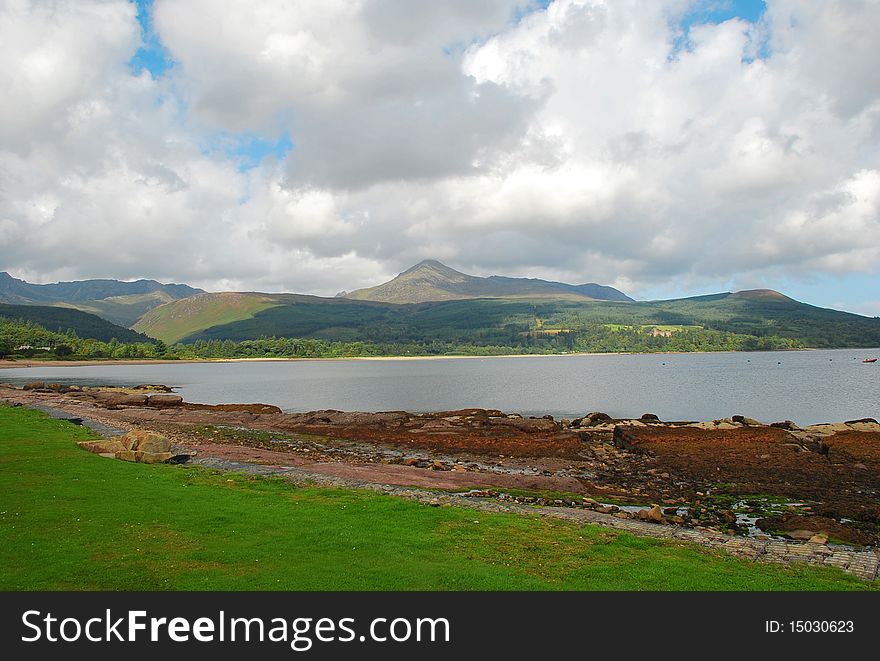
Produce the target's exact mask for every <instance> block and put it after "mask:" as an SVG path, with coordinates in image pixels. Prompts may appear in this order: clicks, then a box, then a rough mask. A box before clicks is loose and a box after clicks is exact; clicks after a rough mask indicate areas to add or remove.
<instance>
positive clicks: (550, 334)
mask: <svg viewBox="0 0 880 661" xmlns="http://www.w3.org/2000/svg"><path fill="white" fill-rule="evenodd" d="M657 326H661V327H667V329H672V332H677V331H691V332H692V333H696V334H699V333H701V332H705V333H710V332H718V331H723V332H727V333H736V334H738V335H740V336H751V337H753V338H759V339H760V338H770V337H776V338H784V339H787V340H796V341H797V342H800V343H802V344H803V345H804V346H808V347H829V348H830V347H876V346H880V319H872V318H868V317H863V316H861V315H857V314H850V313H847V312H840V311H837V310H829V309H825V308H819V307H815V306H812V305H807V304H805V303H800V302H798V301H795V300H793V299H791V298H788V297H786V296H784V295H782V294H779V293H778V292H768V291H759V292H748V291H747V292H736V293H721V294H712V295H708V296H697V297H692V298H682V299H673V300H668V301H638V302H623V301H597V300H589V299H577V298H574V297H571V298H565V297H563V298H560V297H558V296H552V297H548V298H537V297H535V298H477V299H459V300H449V301H430V302H425V303H410V304H405V305H401V304H395V303H384V302H376V301H366V300H355V299H350V298H344V297H336V298H321V297H318V296H305V295H297V294H262V293H253V292H252V293H225V294H200V295H198V296H195V297H192V298H188V299H184V300H180V301H175V302H173V303H168V304H166V305H163V306H160V307H158V308H155V309H154V310H151V311H150V312H148V313H147V314H145V315H144V317H143V318H142V319H141V320H140V321H139V322H138V323H137V324H136V325H135V329H137V330H139V331H142V332H144V333H146V334H147V335H150V336H151V337H155V338H158V339H161V340H164V341H165V342H177V341H182V342H195V341H198V340H233V341H241V340H252V339H259V338H261V337H290V338H313V339H322V340H330V341H344V342H357V341H362V342H372V343H386V344H395V345H399V346H412V345H415V344H418V345H422V346H424V345H426V344H430V343H432V342H441V343H452V344H462V345H472V346H473V345H477V346H508V347H514V348H515V347H535V346H539V345H541V344H542V343H549V342H551V341H553V339H554V337H556V336H559V337H560V338H562V339H564V340H566V341H568V340H571V341H573V342H574V343H575V346H581V345H578V344H577V342H578V341H579V340H578V338H581V339H582V340H583V342H584V343H586V342H587V341H589V342H593V341H594V339H595V338H596V337H597V336H598V335H601V334H603V333H605V334H608V333H613V332H618V333H620V332H621V330H622V328H623V329H625V328H633V329H642V330H650V329H651V328H654V327H657ZM663 332H669V331H668V330H664V331H663ZM705 333H704V334H705ZM591 338H592V339H591ZM704 339H705V338H704ZM613 340H614V338H613V337H612V338H610V339H609V340H608V342H607V343H605V344H603V345H602V348H600V349H596V350H614V351H617V350H626V349H621V348H614V347H615V346H616V345H615V344H614V342H613ZM560 341H562V340H560ZM660 341H664V340H663V338H659V339H658V342H660ZM756 343H757V340H756V341H753V342H752V344H756ZM757 344H759V343H757ZM693 346H695V347H697V349H699V347H700V346H703V345H701V344H700V343H699V342H697V341H696V340H695V341H694V344H693ZM605 347H611V348H605ZM560 348H561V347H560ZM585 350H586V349H585ZM590 350H592V349H590ZM655 350H656V348H655ZM689 350H693V349H689Z"/></svg>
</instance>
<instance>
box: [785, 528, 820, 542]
mask: <svg viewBox="0 0 880 661" xmlns="http://www.w3.org/2000/svg"><path fill="white" fill-rule="evenodd" d="M785 534H786V535H787V536H788V537H791V538H792V539H800V540H803V541H807V540H809V539H811V538H812V537H814V536H815V535H816V533H815V532H814V531H813V530H792V531H790V532H787V533H785Z"/></svg>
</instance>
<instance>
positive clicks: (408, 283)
mask: <svg viewBox="0 0 880 661" xmlns="http://www.w3.org/2000/svg"><path fill="white" fill-rule="evenodd" d="M344 297H345V298H350V299H353V300H360V301H379V302H382V303H425V302H428V301H452V300H462V299H470V298H560V299H574V300H586V301H594V300H595V301H632V300H633V299H631V298H630V297H629V296H627V295H626V294H624V293H623V292H620V291H618V290H617V289H614V288H613V287H607V286H604V285H597V284H595V283H588V284H584V285H568V284H565V283H563V282H551V281H548V280H539V279H537V278H508V277H504V276H500V275H493V276H490V277H488V278H480V277H478V276H474V275H467V274H465V273H461V272H459V271H456V270H455V269H451V268H449V267H448V266H446V265H445V264H441V263H440V262H438V261H436V260H433V259H426V260H425V261H423V262H419V263H418V264H416V265H415V266H413V267H412V268H409V269H407V270H406V271H404V272H403V273H401V274H400V275H398V276H397V277H396V278H394V279H393V280H390V281H388V282H386V283H384V284H381V285H377V286H375V287H369V288H366V289H358V290H357V291H353V292H349V293H346V294H344Z"/></svg>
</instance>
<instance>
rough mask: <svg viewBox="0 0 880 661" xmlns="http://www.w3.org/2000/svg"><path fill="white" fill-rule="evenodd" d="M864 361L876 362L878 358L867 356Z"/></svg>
mask: <svg viewBox="0 0 880 661" xmlns="http://www.w3.org/2000/svg"><path fill="white" fill-rule="evenodd" d="M862 362H863V363H876V362H877V359H876V358H865V359H864V360H863V361H862Z"/></svg>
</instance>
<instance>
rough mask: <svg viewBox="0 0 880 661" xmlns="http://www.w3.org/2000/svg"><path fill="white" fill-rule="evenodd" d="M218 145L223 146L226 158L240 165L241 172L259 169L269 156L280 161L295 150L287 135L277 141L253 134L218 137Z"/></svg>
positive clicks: (284, 134)
mask: <svg viewBox="0 0 880 661" xmlns="http://www.w3.org/2000/svg"><path fill="white" fill-rule="evenodd" d="M216 144H217V145H223V153H224V154H225V155H226V157H227V158H229V159H231V160H233V161H235V162H236V163H238V170H239V172H244V171H245V170H251V169H253V168H255V167H257V166H258V165H260V163H262V162H263V159H264V158H266V157H268V156H273V157H275V158H276V159H278V160H279V161H280V160H282V159H283V158H284V157H285V156H287V154H288V153H289V152H290V150H291V149H293V141H292V140H291V139H290V135H289V134H287V133H283V134H282V135H281V136H280V137H278V138H277V139H275V140H270V139H267V138H263V137H260V136H257V135H254V134H252V133H242V134H239V135H229V134H226V135H223V136H221V137H218V138H217V140H216Z"/></svg>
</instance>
